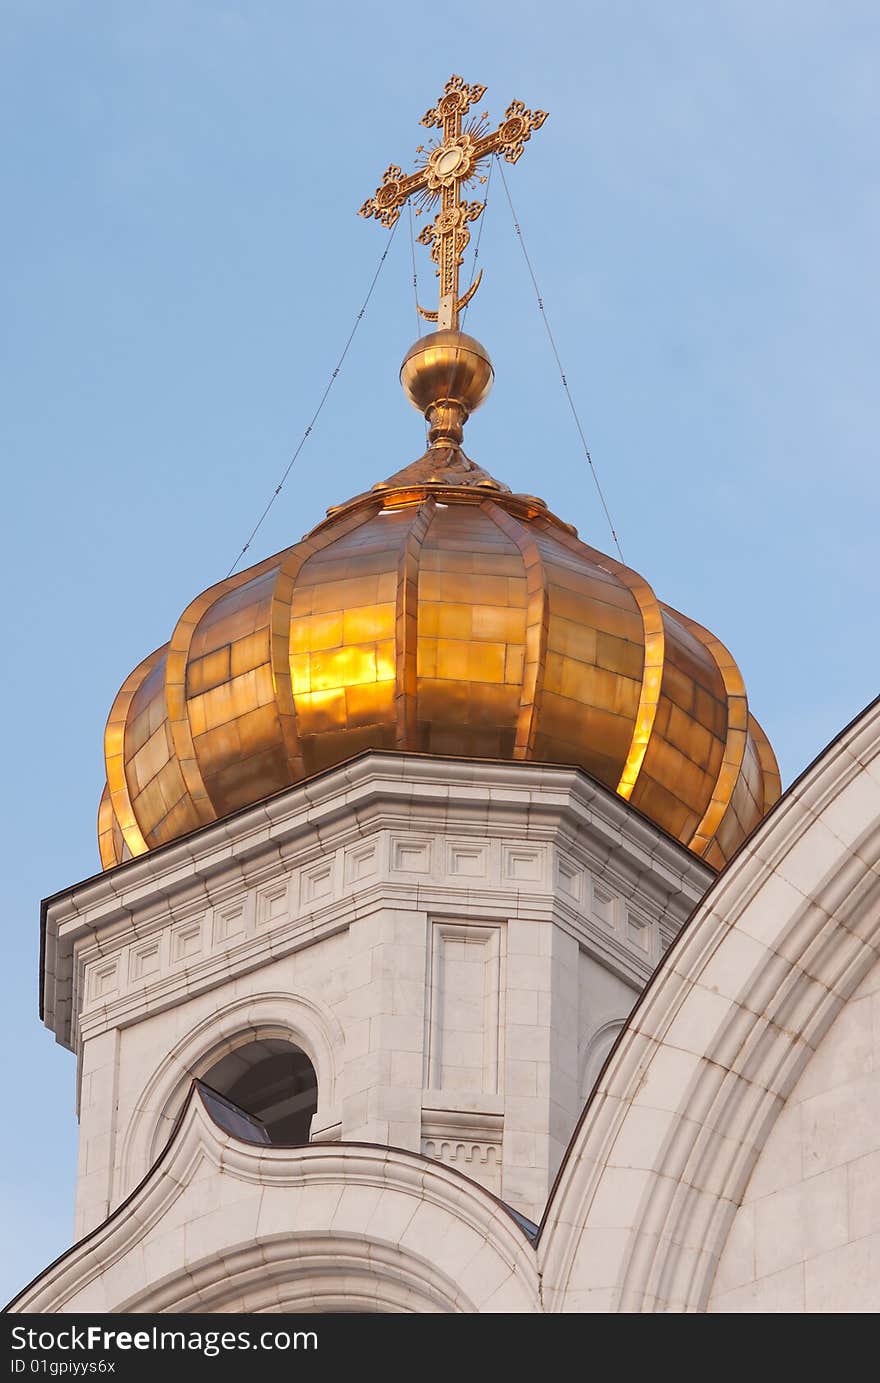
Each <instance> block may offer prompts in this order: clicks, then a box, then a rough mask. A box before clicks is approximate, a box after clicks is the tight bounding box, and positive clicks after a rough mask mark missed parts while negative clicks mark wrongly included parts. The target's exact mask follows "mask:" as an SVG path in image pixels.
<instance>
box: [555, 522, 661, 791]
mask: <svg viewBox="0 0 880 1383" xmlns="http://www.w3.org/2000/svg"><path fill="white" fill-rule="evenodd" d="M553 536H554V538H555V539H556V540H557V542H560V543H562V544H563V546H564V547H567V548H568V549H569V550H570V551H571V552H578V553H580V554H581V555H584V554H586V555H587V556H588V557H589V559H590V560H591V561H592V562H595V563H596V565H597V566H598V567H601V568H603V569H604V570H605V571H608V572H611V573H613V575H614V576H616V577H617V579H618V580H619V581H620V582H621V583H622V584H623V585H624V586H626V588H627V590H628V591H629V592H630V594H631V595H632V597H633V599H634V600H635V602H636V605H637V606H638V609H639V614H640V615H641V617H642V627H643V630H644V637H645V653H644V661H643V664H642V686H641V690H640V692H639V705H638V710H637V711H636V719H635V724H634V726H633V732H632V738H631V740H630V745H629V750H628V752H627V756H626V760H625V762H624V765H623V771H622V772H621V775H620V779H619V780H618V783H617V788H616V792H617V794H618V796H619V797H623V798H624V799H625V800H627V801H628V800H629V799H630V797H631V796H632V793H633V789H634V787H635V785H636V781H637V779H638V776H639V773H640V772H641V768H642V764H643V763H644V761H645V754H646V753H647V752H648V744H649V742H650V739H651V733H652V731H653V729H654V721H655V719H656V717H657V706H658V704H659V701H660V687H661V684H662V681H663V661H664V656H665V646H666V635H665V632H664V629H663V614H662V612H661V609H660V602H659V600H658V599H657V597H656V596H655V594H654V592H653V590H652V589H651V587H650V586H649V585H648V583H647V581H646V580H645V579H644V577H642V576H639V574H638V572H635V571H631V570H630V568H629V567H627V566H624V564H623V562H617V561H615V559H614V558H613V557H608V556H607V555H606V554H605V553H603V552H599V551H598V549H597V548H593V547H590V546H589V544H588V543H583V542H581V540H580V539H579V538H575V537H573V536H572V535H571V534H569V533H565V532H560V531H558V530H557V529H556V528H555V527H554V529H553Z"/></svg>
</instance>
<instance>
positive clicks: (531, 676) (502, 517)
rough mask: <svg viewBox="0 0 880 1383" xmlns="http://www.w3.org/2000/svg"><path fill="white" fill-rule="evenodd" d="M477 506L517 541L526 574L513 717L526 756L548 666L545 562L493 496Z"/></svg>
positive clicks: (521, 755) (517, 751)
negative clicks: (523, 648) (519, 686)
mask: <svg viewBox="0 0 880 1383" xmlns="http://www.w3.org/2000/svg"><path fill="white" fill-rule="evenodd" d="M480 508H481V509H482V510H483V511H484V512H485V513H486V514H488V515H489V518H490V519H491V520H492V521H493V523H494V524H496V525H497V527H498V528H500V529H501V531H502V533H504V534H505V536H506V537H508V538H510V540H511V542H513V543H514V544H515V545H516V548H517V550H518V552H519V555H520V556H521V558H522V560H523V566H524V568H525V574H526V652H525V662H524V664H523V674H522V690H521V692H520V700H519V713H518V715H517V718H516V739H515V740H514V745H513V757H514V758H515V759H529V758H531V756H532V754H533V753H534V749H535V734H536V732H537V728H538V716H539V713H540V708H541V690H542V688H543V684H544V672H545V669H546V667H547V630H548V628H549V625H550V609H549V596H548V592H547V583H546V580H545V577H544V564H543V562H542V560H541V554H540V552H539V551H538V545H537V543H536V542H535V540H534V538H533V537H532V535H531V533H530V532H529V530H528V527H527V526H526V524H524V523H522V522H521V521H520V520H519V519H516V518H514V517H513V515H512V514H508V513H507V511H506V510H504V509H502V508H501V506H500V505H498V504H494V503H493V502H492V500H490V499H487V500H483V502H482V504H481V505H480Z"/></svg>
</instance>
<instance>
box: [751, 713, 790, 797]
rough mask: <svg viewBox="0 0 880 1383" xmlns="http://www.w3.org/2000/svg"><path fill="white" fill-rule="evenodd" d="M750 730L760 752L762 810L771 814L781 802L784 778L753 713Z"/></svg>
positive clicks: (769, 744)
mask: <svg viewBox="0 0 880 1383" xmlns="http://www.w3.org/2000/svg"><path fill="white" fill-rule="evenodd" d="M749 730H750V732H751V736H752V739H753V740H754V741H755V748H756V749H757V751H758V759H759V761H760V764H761V781H762V783H763V785H764V801H763V804H762V810H763V811H764V812H765V813H766V812H769V810H770V808H771V807H772V806H773V805H774V803H776V802H778V801H779V798H780V795H781V793H782V778H781V777H780V774H779V765H778V763H777V762H776V755H775V754H774V753H773V746H772V745H771V743H770V741H769V740H768V738H767V736H766V735H765V733H764V731H763V729H762V727H761V726H760V725H759V724H758V721H757V720H756V719H755V717H754V716H753V715H752V713H751V711H750V712H749Z"/></svg>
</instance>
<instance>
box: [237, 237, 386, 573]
mask: <svg viewBox="0 0 880 1383" xmlns="http://www.w3.org/2000/svg"><path fill="white" fill-rule="evenodd" d="M398 224H399V221H396V222H395V223H394V226H393V227H392V230H391V234H390V235H389V237H388V240H387V241H386V243H385V248H384V250H383V251H382V254H381V255H380V257H379V263H378V264H377V265H376V272H375V273H374V274H373V277H372V280H371V281H370V286H369V288H368V289H367V296H366V297H365V298H364V301H363V303H362V304H361V308H360V311H359V312H358V314H357V316H356V317H355V319H354V324H353V326H352V328H351V331H350V332H349V333H348V340H347V341H346V343H345V345H344V346H343V348H342V354H341V355H340V357H339V359H338V360H337V362H336V365H335V366H334V368H333V372H332V373H331V375H330V378H329V379H328V381H327V386H326V388H325V390H324V392H323V394H322V395H321V399H320V402H319V403H318V406H317V408H316V409H315V411H314V413H313V414H312V417H311V421H310V422H309V425H308V427H307V428H306V430H305V432H304V433H303V435H302V437H301V438H300V441H299V444H298V446H297V448H296V450H295V451H294V453H293V455H292V456H291V458H290V460H289V461H288V463H287V467H286V469H285V471H284V474H283V475H282V477H281V479H280V480H279V482H278V484H277V485H276V486H275V489H274V490H273V492H272V496H271V498H270V500H269V503H268V504H267V505H266V507H265V509H264V510H263V512H262V514H261V515H260V517H259V518H258V519H257V522H256V523H255V524H254V527H253V528H252V530H251V534H250V537H249V538H248V540H247V542H246V543H245V545H244V547H243V548H242V549H241V552H240V553H239V554H238V556H237V557H236V559H235V561H234V562H233V564H232V566H231V567H230V568H229V571H228V572H227V573H226V579H227V580H228V579H229V577H230V576H231V575H232V573H233V572H234V571H235V568H236V567H237V566H238V564H239V562H240V561H241V559H242V557H243V556H244V555H245V553H246V552H247V550H248V548H249V547H250V545H251V543H252V542H253V541H254V538H255V537H256V536H257V534H258V533H259V531H260V529H261V528H262V526H263V523H264V521H265V519H266V516H267V514H268V513H269V510H270V509H271V508H272V505H273V504H274V503H275V501H276V499H277V498H278V496H279V495H280V494H281V491H282V489H283V488H284V482H285V481H286V479H287V477H288V476H289V475H290V472H291V471H292V470H293V467H294V464H295V462H296V460H297V457H298V456H299V454H300V452H301V451H302V449H303V447H304V446H305V444H306V442H307V441H308V439H309V437H310V436H311V433H312V429H313V428H314V426H315V423H316V422H317V421H318V418H319V417H320V415H321V410H322V409H323V407H324V404H325V403H326V402H327V396H328V394H329V393H330V390H331V389H332V388H333V385H334V384H335V383H336V380H337V378H338V375H339V371H340V370H341V369H342V365H343V362H344V360H345V357H346V356H347V355H348V351H349V347H350V346H351V343H352V341H353V340H354V338H355V333H356V331H357V329H358V327H359V326H360V324H361V321H362V320H363V317H364V313H365V312H366V310H367V307H368V306H369V302H370V299H371V298H372V296H373V289H374V288H375V287H376V284H377V282H378V280H379V275H380V274H381V272H382V266H383V265H384V263H385V260H386V259H387V258H388V251H389V250H390V249H391V245H392V243H393V241H394V235H395V232H396V230H397V226H398Z"/></svg>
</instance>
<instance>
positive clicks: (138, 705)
mask: <svg viewBox="0 0 880 1383" xmlns="http://www.w3.org/2000/svg"><path fill="white" fill-rule="evenodd" d="M440 335H442V333H436V334H435V336H440ZM464 341H465V342H469V341H470V338H464ZM447 344H448V343H447ZM473 344H474V345H477V343H473ZM440 347H443V342H440ZM436 349H437V342H436V341H434V342H433V344H432V342H431V338H425V340H424V341H423V342H422V343H421V344H420V346H419V347H418V348H417V349H416V350H415V351H414V352H411V353H410V355H409V356H408V357H407V360H406V361H405V362H404V366H403V369H402V378H403V381H404V384H405V387H406V388H407V391H408V393H409V394H410V397H411V398H412V399H413V401H414V402H416V403H417V405H418V406H419V407H421V408H422V409H423V411H425V412H426V414H429V413H430V412H431V410H432V409H433V410H434V415H433V416H434V424H436V426H437V427H438V428H439V429H440V431H439V432H438V436H437V438H435V445H433V446H432V447H431V448H429V450H428V451H427V452H426V454H425V455H424V456H423V457H421V458H420V459H419V460H418V461H416V462H414V463H413V464H412V465H411V466H408V467H407V468H406V469H404V470H402V471H400V472H398V473H397V474H396V475H394V476H392V477H390V479H389V480H387V481H384V482H381V483H379V484H378V485H376V486H374V488H373V489H372V490H370V491H368V492H366V493H365V494H362V495H359V496H357V497H356V498H355V499H353V500H350V501H349V502H348V503H346V504H343V505H339V506H337V507H336V508H334V509H332V510H329V511H328V517H327V518H326V520H325V521H324V522H323V523H320V524H319V525H318V526H317V528H315V529H313V530H312V532H311V533H309V534H308V535H307V536H306V537H305V538H304V539H303V541H302V542H300V543H296V544H295V545H294V546H293V547H289V548H286V549H285V550H284V551H283V552H280V553H278V554H277V555H276V556H274V557H269V558H267V559H266V560H265V561H263V562H259V563H258V564H257V565H256V566H254V567H251V568H250V569H249V570H247V571H243V572H240V573H238V574H237V575H235V576H231V577H229V578H228V579H227V580H225V581H221V582H220V583H219V584H218V585H216V586H212V587H211V589H210V590H207V591H205V592H204V593H203V594H202V595H199V596H197V597H196V599H195V600H193V601H192V602H191V604H190V605H188V606H187V608H186V609H185V610H184V612H183V614H182V615H181V617H180V619H179V620H178V622H177V625H176V627H175V629H174V630H173V632H172V634H171V638H170V639H169V641H168V643H167V644H165V645H163V647H162V648H159V649H157V650H156V652H155V653H151V654H150V656H149V657H148V658H145V659H144V661H143V662H142V663H141V664H140V665H139V666H138V667H137V668H135V670H134V671H133V672H132V673H131V675H130V676H129V677H128V678H126V680H125V682H124V683H123V685H122V687H121V689H120V691H119V694H118V696H117V697H116V700H115V702H114V703H113V708H112V710H111V712H110V717H109V721H108V724H107V730H106V737H105V758H106V765H107V786H106V788H105V790H104V795H103V797H102V800H101V807H100V812H99V841H100V849H101V859H102V863H103V865H104V867H105V868H110V867H112V866H113V865H115V864H118V863H119V862H120V861H121V860H123V859H127V858H129V857H130V856H134V855H140V854H143V853H144V852H146V851H148V850H151V849H154V848H155V847H156V846H159V845H162V844H164V843H165V842H167V841H171V840H174V839H176V838H177V837H179V836H182V835H184V834H185V833H186V832H188V831H192V830H194V829H195V828H196V827H199V826H202V825H205V824H206V823H208V822H211V821H216V820H217V819H218V818H220V817H223V816H226V815H227V814H229V813H230V812H234V811H236V810H237V809H238V808H241V807H244V806H247V805H248V804H251V803H253V802H256V801H259V800H260V799H261V798H264V797H266V796H268V795H269V794H271V793H274V792H278V791H280V790H281V789H283V788H286V787H288V786H290V785H291V784H293V783H296V782H299V781H300V780H302V779H303V778H306V777H308V776H309V775H310V774H313V773H317V772H319V771H320V770H322V769H326V768H328V767H330V766H332V765H334V764H339V763H341V762H343V761H344V760H346V759H348V758H350V757H351V756H352V755H355V754H358V753H360V752H361V751H363V750H366V749H384V750H404V751H412V752H417V753H422V754H438V755H454V756H460V757H474V758H484V759H487V758H488V759H511V760H534V761H541V762H548V763H562V764H575V765H578V766H579V767H581V768H583V769H585V770H586V771H587V772H588V773H590V774H592V775H593V776H594V777H595V778H597V779H598V780H599V781H600V782H602V783H604V784H605V785H606V786H607V787H608V788H610V789H612V790H613V791H615V792H617V793H619V794H620V795H621V796H622V797H624V798H627V799H628V800H629V801H630V802H631V803H632V805H633V806H634V807H637V808H638V809H639V810H640V811H642V812H644V813H645V814H646V815H647V816H648V817H650V818H651V819H652V820H653V821H655V822H656V823H657V824H658V825H659V826H661V827H662V828H663V829H664V830H666V831H667V832H669V833H670V834H671V835H672V836H674V837H675V838H676V839H677V840H679V841H681V842H682V843H683V844H684V845H686V846H688V847H689V848H690V849H691V850H693V851H694V852H695V853H696V854H698V855H700V856H702V857H703V858H704V859H705V860H706V861H707V862H708V863H710V864H712V865H715V866H721V865H723V864H724V863H725V861H726V860H728V859H729V858H730V856H731V854H732V853H733V851H734V850H736V848H737V846H738V845H739V844H740V843H741V842H742V840H743V839H744V838H745V836H746V835H747V834H748V833H749V831H751V829H752V828H753V827H754V826H755V825H756V824H757V823H758V821H760V819H761V817H762V816H763V815H764V813H765V812H766V811H767V810H768V808H769V807H770V806H771V805H772V804H773V802H774V801H775V800H776V798H777V797H778V796H779V790H780V781H779V772H778V769H777V766H776V760H775V757H774V755H773V751H772V749H771V747H770V745H769V743H768V741H767V738H766V736H765V735H764V733H763V731H762V730H761V728H760V726H759V725H758V723H757V721H756V720H755V718H754V716H753V715H752V714H751V713H750V711H749V709H748V703H747V699H746V692H745V687H744V685H743V680H742V677H741V676H740V673H739V671H738V669H737V666H736V664H735V662H734V661H733V658H732V657H731V656H730V654H729V653H728V652H727V650H726V648H725V647H724V646H723V644H721V643H720V642H719V641H718V639H716V638H715V637H714V636H713V635H712V634H710V633H708V632H707V630H705V629H704V628H702V627H701V626H700V625H699V624H697V623H695V622H694V621H693V620H691V619H688V618H687V617H686V616H685V615H681V614H679V613H678V612H677V611H675V610H672V609H670V607H669V606H667V605H664V604H662V603H661V602H660V601H659V600H658V599H657V597H656V596H655V594H654V592H653V591H652V589H651V587H650V586H649V585H648V583H647V582H646V581H645V580H643V579H642V577H640V576H638V575H636V573H635V572H633V571H630V570H629V568H628V567H625V566H624V565H623V564H622V563H620V562H617V561H615V560H614V559H613V558H611V557H607V556H605V555H603V554H602V553H601V552H597V551H596V550H595V549H594V548H592V547H589V546H588V545H587V544H586V543H583V542H581V541H580V540H579V539H578V537H577V535H576V532H575V530H574V529H573V528H571V527H570V525H568V524H566V523H563V522H562V521H561V520H560V519H558V518H556V517H555V516H554V515H553V514H552V513H550V511H549V510H548V509H547V507H546V505H545V504H544V502H543V501H542V500H540V499H536V498H535V497H534V496H531V495H516V494H511V493H510V491H509V490H508V489H507V488H506V487H505V486H502V485H500V484H499V483H498V482H497V481H495V480H493V479H492V478H491V476H489V475H488V474H487V473H486V472H485V471H483V470H481V469H480V468H479V467H478V466H476V465H475V464H474V463H473V462H472V461H470V460H469V459H468V458H467V457H466V456H465V455H464V453H463V452H462V451H461V449H460V447H459V446H457V445H456V444H455V441H454V440H453V434H454V431H455V429H456V428H460V424H461V422H462V421H463V420H464V418H466V416H467V413H468V412H469V411H471V410H472V408H473V407H476V406H477V404H478V403H479V402H481V401H482V398H484V397H485V394H486V392H487V391H488V387H489V384H490V383H491V364H490V363H489V362H488V356H486V355H485V352H484V351H483V349H482V347H478V349H477V351H471V350H470V349H469V348H468V350H467V351H466V352H465V353H464V355H462V353H461V351H460V350H459V347H456V348H455V349H456V350H457V351H459V354H458V355H457V356H456V360H458V359H462V358H464V359H465V360H466V366H467V368H463V369H458V372H457V374H456V373H455V372H453V373H452V374H451V375H450V374H449V372H448V371H447V375H446V376H445V378H447V379H448V378H450V377H451V378H452V379H453V382H456V381H457V383H458V384H460V386H461V387H460V388H458V389H457V390H456V389H455V388H452V389H447V388H441V389H438V388H437V387H435V385H431V386H430V387H428V388H426V389H422V383H423V379H422V376H421V372H423V371H434V373H435V376H436V375H437V371H438V370H440V364H442V362H440V364H438V360H437V358H436ZM432 350H433V351H434V352H435V354H433V355H432V354H431V352H432ZM419 352H421V354H419ZM446 363H447V366H448V365H449V363H450V361H449V359H447V362H446ZM441 373H442V371H441ZM468 390H469V391H470V392H468ZM438 395H442V398H440V397H438ZM429 396H430V397H429ZM450 400H451V402H452V404H454V405H455V407H453V408H448V407H446V405H447V404H449V403H450ZM441 403H442V404H443V405H444V407H443V408H440V407H439V405H440V404H441ZM456 410H458V411H456ZM429 422H431V417H430V416H429ZM434 424H432V425H434ZM459 435H460V434H459Z"/></svg>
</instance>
